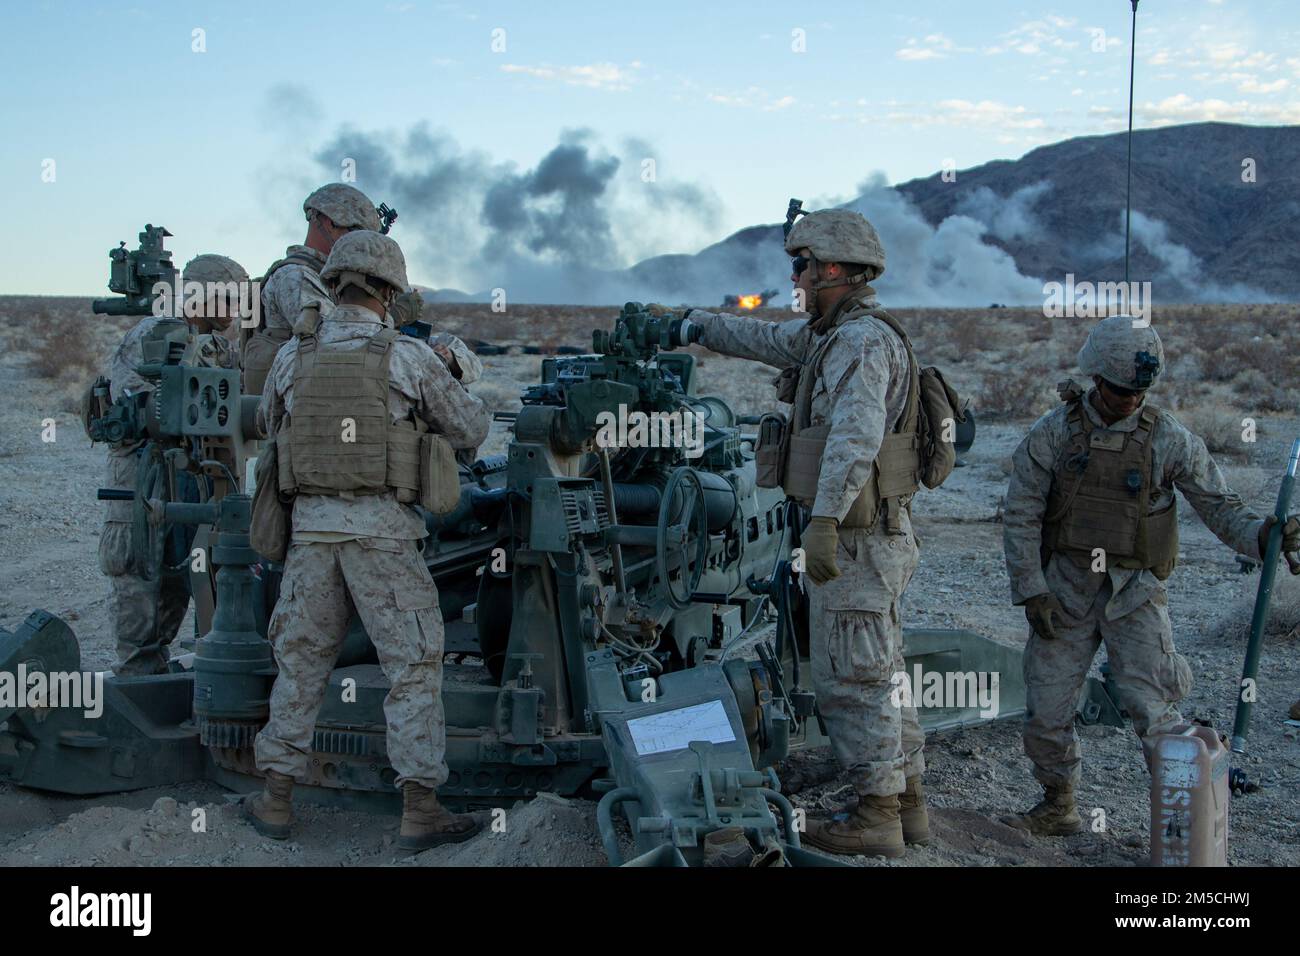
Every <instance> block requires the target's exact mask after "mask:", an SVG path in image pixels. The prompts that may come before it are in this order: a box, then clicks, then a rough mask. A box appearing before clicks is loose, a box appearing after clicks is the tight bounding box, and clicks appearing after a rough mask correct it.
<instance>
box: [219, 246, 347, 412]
mask: <svg viewBox="0 0 1300 956" xmlns="http://www.w3.org/2000/svg"><path fill="white" fill-rule="evenodd" d="M281 263H282V264H281ZM324 267H325V256H324V254H322V253H321V252H319V251H317V250H315V249H313V248H311V246H298V245H295V246H290V247H289V248H288V249H286V250H285V253H284V258H283V259H282V260H280V262H279V263H276V264H275V265H273V266H272V267H271V268H272V270H273V271H272V272H271V275H270V278H269V279H265V280H264V284H263V285H262V290H261V316H260V322H259V324H258V326H257V328H255V329H253V330H251V332H250V333H248V334H246V335H245V337H244V338H243V340H242V342H241V345H240V353H241V354H240V363H241V367H242V368H244V390H245V391H246V392H248V393H250V394H252V393H255V392H257V391H259V390H260V388H261V387H262V384H263V383H261V382H259V381H258V378H259V376H260V375H261V374H263V372H262V370H265V369H268V368H269V367H270V363H271V361H272V360H273V359H274V357H275V354H276V352H277V351H278V350H279V349H280V347H281V346H282V345H284V343H285V342H288V341H289V339H290V338H292V337H293V327H294V324H295V323H296V322H297V321H298V318H299V316H300V315H301V314H302V311H303V309H306V308H309V307H312V306H315V307H316V308H318V309H319V310H320V311H321V313H322V314H324V313H325V312H327V311H329V309H330V308H331V307H332V306H333V305H334V300H333V298H332V297H331V296H330V294H329V291H328V290H327V289H326V288H325V283H324V282H322V281H321V277H320V271H321V269H323V268H324Z"/></svg>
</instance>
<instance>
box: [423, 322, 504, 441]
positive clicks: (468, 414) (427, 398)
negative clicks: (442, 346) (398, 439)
mask: <svg viewBox="0 0 1300 956" xmlns="http://www.w3.org/2000/svg"><path fill="white" fill-rule="evenodd" d="M420 350H421V353H422V354H421V366H422V368H421V371H422V372H424V373H426V374H422V375H420V377H419V386H418V387H419V399H418V402H417V404H416V409H417V414H418V415H419V416H420V417H421V418H422V419H424V421H425V422H427V423H428V425H429V427H430V428H432V429H434V430H435V431H436V432H438V434H440V435H442V436H443V437H444V438H446V439H447V441H448V442H450V443H451V447H452V448H457V449H459V448H477V447H478V446H479V445H481V444H483V441H484V439H486V438H487V435H488V430H489V429H490V428H491V427H492V417H491V415H489V414H488V410H487V406H486V405H484V404H483V400H482V399H481V398H479V397H478V396H476V395H471V394H470V393H469V392H468V391H467V390H466V388H465V386H464V385H462V384H461V383H460V382H458V381H456V377H455V376H454V375H452V374H451V370H450V369H449V368H447V366H446V364H444V363H443V361H442V359H440V358H439V357H438V356H437V355H435V354H434V353H433V351H432V350H431V349H429V348H428V347H427V346H425V345H424V344H423V343H420Z"/></svg>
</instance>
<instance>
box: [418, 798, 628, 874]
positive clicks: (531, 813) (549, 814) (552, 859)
mask: <svg viewBox="0 0 1300 956" xmlns="http://www.w3.org/2000/svg"><path fill="white" fill-rule="evenodd" d="M404 863H406V864H407V865H410V866H604V865H605V863H606V859H605V851H604V849H602V847H601V843H600V833H599V831H598V830H597V829H596V806H595V804H593V803H591V802H589V801H586V800H568V799H565V798H564V797H559V796H556V795H555V794H551V793H543V794H539V795H538V796H537V797H536V798H535V799H533V800H531V801H529V802H528V803H522V804H519V805H518V806H515V807H512V808H511V809H509V810H505V811H497V812H496V813H494V814H491V815H489V816H488V817H487V822H486V823H485V825H484V827H483V831H482V832H481V833H480V834H479V835H478V836H476V837H474V839H472V840H469V841H467V842H465V843H460V844H456V845H454V846H442V847H437V848H436V849H433V850H426V851H425V852H423V853H421V854H419V855H417V856H414V857H411V858H410V859H408V860H406V861H404Z"/></svg>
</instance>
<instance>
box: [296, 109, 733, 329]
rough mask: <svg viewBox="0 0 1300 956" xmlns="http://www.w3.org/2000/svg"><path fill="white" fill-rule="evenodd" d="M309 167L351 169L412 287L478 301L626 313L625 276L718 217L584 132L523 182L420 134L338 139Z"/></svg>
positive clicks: (704, 201)
mask: <svg viewBox="0 0 1300 956" xmlns="http://www.w3.org/2000/svg"><path fill="white" fill-rule="evenodd" d="M314 158H315V161H316V163H317V165H318V168H319V172H320V174H321V175H323V176H325V177H327V178H338V173H339V170H340V169H341V168H342V164H343V163H344V162H345V161H346V160H348V159H351V160H353V161H354V162H355V169H356V174H357V182H356V185H357V186H358V187H360V188H361V189H363V190H365V192H366V193H367V195H369V196H370V197H371V198H372V199H373V200H374V201H375V202H376V203H378V202H387V203H388V204H389V205H390V206H393V207H395V208H396V209H397V210H398V212H399V214H400V218H399V220H398V225H397V227H396V228H395V230H394V233H393V235H394V237H395V238H397V239H398V241H400V242H401V243H402V246H403V249H404V251H406V253H407V258H408V261H409V262H411V263H412V265H413V267H412V268H411V270H410V271H411V274H412V278H413V279H414V280H415V281H420V282H423V283H425V284H431V285H433V286H435V287H439V288H447V287H450V288H452V289H459V290H465V291H467V292H470V293H472V294H474V295H475V296H476V297H477V296H482V295H484V293H485V290H490V289H493V288H503V289H505V290H506V294H507V298H508V300H509V301H517V302H566V303H574V304H580V303H587V302H595V303H605V302H617V301H622V300H623V299H626V298H627V295H626V294H625V293H624V292H623V291H622V288H621V286H620V279H619V273H620V271H621V270H622V269H623V268H625V267H626V266H628V265H629V264H630V263H632V262H634V261H636V259H637V258H639V257H641V256H643V255H645V254H647V253H648V252H649V251H651V249H653V251H659V250H662V249H663V248H664V246H665V245H669V246H671V244H672V240H673V233H674V232H684V233H686V234H688V235H689V234H701V233H703V232H704V231H706V230H709V229H712V228H714V225H715V222H716V218H717V215H718V207H719V204H718V201H717V199H716V198H715V197H714V196H713V195H712V194H711V193H709V192H707V191H705V190H703V189H701V188H699V187H697V186H694V185H689V184H680V183H665V182H662V181H661V180H659V179H658V177H657V176H656V177H655V178H653V179H652V180H651V181H648V182H647V181H646V180H645V179H644V177H643V175H642V171H643V168H644V165H643V164H644V162H645V160H647V159H650V160H655V161H656V168H657V158H656V157H655V155H654V152H653V150H651V149H650V148H649V147H648V145H647V144H645V143H644V142H640V141H637V140H629V141H627V142H625V143H624V144H623V148H622V155H614V154H612V153H609V152H607V151H606V150H605V149H603V148H602V147H601V146H600V145H599V144H598V143H597V142H596V140H595V137H594V136H593V135H592V133H591V132H590V131H587V130H566V131H564V132H563V133H562V134H561V136H560V141H559V143H558V144H557V145H556V146H555V147H554V148H552V149H551V150H550V151H549V152H548V153H547V154H546V155H545V156H543V157H542V158H541V159H540V160H539V161H538V163H537V165H536V166H534V167H532V168H531V169H523V170H520V169H519V168H517V167H516V166H515V165H514V164H511V163H499V162H494V161H493V160H492V159H491V158H490V157H489V156H487V155H485V154H483V153H481V152H478V151H473V150H465V149H463V148H461V147H460V145H459V144H458V143H457V142H456V141H455V140H453V139H452V138H451V137H450V136H449V135H447V134H445V133H442V132H436V131H433V130H431V129H430V128H429V127H428V126H426V125H423V124H421V125H418V126H416V127H413V128H412V129H410V130H408V131H407V132H405V133H404V134H401V135H398V136H389V137H383V136H380V135H378V134H373V133H366V132H362V131H359V130H356V129H350V128H349V129H345V130H343V131H342V132H340V133H338V134H337V135H336V136H335V137H334V138H333V139H332V140H331V141H330V142H329V143H327V144H326V145H325V146H323V147H321V148H320V149H319V150H317V151H316V153H315V157H314ZM678 241H679V242H680V236H678ZM647 244H650V245H649V248H647Z"/></svg>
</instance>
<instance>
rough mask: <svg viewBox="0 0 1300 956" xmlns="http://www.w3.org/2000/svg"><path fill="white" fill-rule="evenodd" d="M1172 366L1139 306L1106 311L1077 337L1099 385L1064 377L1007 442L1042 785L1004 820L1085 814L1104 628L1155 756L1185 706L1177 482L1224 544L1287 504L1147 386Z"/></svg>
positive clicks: (1039, 825) (1007, 527) (1293, 531)
mask: <svg viewBox="0 0 1300 956" xmlns="http://www.w3.org/2000/svg"><path fill="white" fill-rule="evenodd" d="M1163 366H1164V349H1163V346H1162V345H1161V342H1160V336H1159V335H1158V334H1157V333H1156V331H1155V329H1154V328H1151V327H1150V326H1149V325H1143V324H1142V323H1140V322H1136V320H1134V319H1133V318H1132V317H1130V316H1112V317H1111V318H1108V319H1105V320H1103V321H1102V322H1100V323H1099V324H1098V325H1097V326H1095V327H1094V328H1093V330H1092V332H1091V333H1090V334H1089V336H1088V340H1087V342H1086V343H1085V344H1084V346H1083V349H1082V350H1081V351H1080V353H1079V367H1080V369H1081V370H1082V371H1083V372H1084V373H1085V374H1086V375H1089V376H1091V378H1092V381H1093V383H1094V384H1093V387H1092V388H1091V389H1088V390H1087V391H1086V393H1085V391H1084V389H1083V388H1082V387H1081V386H1076V385H1074V383H1072V382H1071V383H1062V386H1061V388H1060V390H1061V393H1062V398H1063V399H1064V404H1062V405H1061V406H1060V407H1058V408H1056V409H1054V410H1053V411H1051V412H1048V413H1047V414H1046V415H1044V416H1043V417H1042V418H1040V419H1039V420H1038V421H1037V422H1036V423H1035V424H1034V425H1033V427H1032V428H1031V429H1030V431H1029V434H1028V435H1026V436H1025V439H1024V440H1023V441H1022V442H1021V443H1020V446H1019V447H1018V448H1017V449H1016V451H1015V454H1014V456H1013V457H1012V473H1011V481H1010V487H1009V488H1008V490H1007V499H1006V510H1005V513H1004V516H1003V522H1004V525H1003V527H1004V531H1003V542H1004V547H1005V550H1006V561H1007V573H1008V575H1009V576H1010V579H1011V594H1012V600H1013V601H1014V603H1015V604H1017V605H1023V606H1024V608H1025V616H1026V617H1027V618H1028V620H1029V623H1030V625H1031V628H1032V630H1031V634H1030V637H1029V642H1028V644H1027V645H1026V647H1025V655H1024V677H1025V685H1026V690H1027V702H1026V717H1025V726H1024V747H1025V754H1026V755H1027V756H1028V757H1029V759H1030V760H1032V761H1033V764H1034V776H1035V777H1036V778H1037V779H1038V781H1039V782H1040V783H1041V784H1042V785H1043V787H1044V790H1045V797H1044V799H1043V801H1042V802H1041V803H1039V804H1038V805H1036V806H1035V807H1034V808H1033V809H1031V810H1029V811H1027V812H1025V813H1021V814H1016V815H1013V816H1008V817H1004V818H1003V822H1005V823H1008V824H1010V825H1012V826H1015V827H1017V828H1020V829H1025V830H1029V831H1031V832H1033V833H1038V834H1065V833H1074V832H1077V831H1078V830H1079V829H1081V827H1082V820H1081V818H1080V816H1079V814H1078V811H1077V809H1076V807H1075V800H1074V790H1075V787H1076V786H1077V785H1078V782H1079V778H1080V762H1081V758H1080V753H1079V740H1078V737H1077V735H1076V734H1075V731H1074V713H1075V706H1076V703H1077V700H1078V695H1079V690H1080V688H1081V686H1082V684H1083V681H1084V679H1085V678H1086V677H1087V674H1088V670H1089V667H1090V666H1091V663H1092V659H1093V657H1094V656H1095V655H1096V653H1097V648H1098V647H1099V646H1100V645H1101V644H1102V643H1104V644H1105V645H1106V654H1107V657H1108V658H1109V661H1110V670H1111V675H1112V677H1113V678H1114V681H1115V684H1116V687H1117V689H1118V691H1119V696H1120V704H1121V705H1122V706H1123V707H1124V708H1125V709H1127V711H1128V712H1129V715H1130V717H1131V718H1132V721H1133V729H1134V730H1135V731H1136V732H1137V734H1138V737H1139V738H1140V740H1141V742H1142V745H1143V750H1144V753H1145V754H1146V756H1147V758H1148V760H1149V759H1150V753H1151V746H1152V744H1153V742H1154V738H1155V736H1156V735H1158V734H1160V733H1163V732H1165V731H1167V730H1169V729H1170V728H1172V727H1173V726H1174V725H1176V724H1178V723H1181V722H1182V720H1183V718H1182V715H1181V714H1180V713H1179V709H1178V701H1180V700H1181V699H1182V698H1183V697H1185V696H1186V695H1187V693H1188V691H1189V690H1190V689H1191V686H1192V673H1191V669H1190V667H1189V666H1188V664H1187V661H1186V659H1185V658H1183V656H1182V655H1181V654H1179V653H1178V652H1177V651H1176V650H1175V649H1174V640H1173V632H1172V629H1171V627H1170V622H1169V610H1168V598H1167V596H1166V592H1165V584H1164V579H1165V578H1167V577H1168V576H1169V574H1170V573H1171V572H1172V570H1173V566H1174V563H1175V561H1176V557H1177V552H1178V535H1177V507H1176V504H1177V503H1176V501H1175V495H1174V490H1175V489H1177V490H1179V491H1181V492H1182V493H1183V497H1184V498H1186V499H1187V501H1188V502H1189V503H1190V504H1191V506H1192V507H1193V508H1194V509H1195V511H1196V513H1197V514H1198V515H1199V516H1200V518H1201V520H1202V521H1203V522H1205V525H1206V527H1208V528H1209V529H1210V530H1211V531H1213V532H1214V534H1215V535H1217V536H1218V538H1219V539H1220V540H1221V541H1223V543H1224V544H1226V545H1228V547H1230V548H1232V549H1233V550H1235V551H1237V552H1240V553H1241V554H1244V555H1246V556H1248V557H1251V558H1255V559H1258V558H1259V556H1260V554H1261V553H1262V550H1263V542H1264V541H1265V540H1266V537H1267V534H1268V529H1269V528H1270V527H1271V525H1272V523H1273V522H1274V521H1275V520H1276V519H1273V518H1271V517H1270V518H1268V519H1261V518H1260V517H1259V516H1258V515H1256V514H1254V513H1253V512H1252V511H1251V510H1250V509H1249V508H1247V507H1246V506H1245V505H1244V504H1243V502H1242V500H1241V498H1240V497H1238V496H1237V495H1236V494H1234V493H1233V491H1232V490H1231V489H1230V488H1229V487H1228V485H1227V482H1226V481H1225V480H1224V478H1223V474H1222V473H1221V472H1220V471H1219V468H1218V466H1217V465H1216V464H1215V463H1214V459H1212V458H1211V457H1210V454H1209V452H1208V451H1207V450H1206V447H1205V442H1204V441H1202V440H1201V439H1200V438H1199V437H1198V436H1196V435H1195V434H1193V433H1192V432H1191V431H1189V430H1188V429H1187V428H1186V427H1185V426H1183V424H1182V423H1181V422H1179V421H1178V419H1177V418H1175V417H1174V416H1173V415H1172V414H1170V413H1169V412H1168V411H1166V410H1164V409H1160V408H1156V407H1154V406H1152V405H1150V404H1149V403H1147V402H1146V400H1145V399H1146V391H1147V389H1148V388H1149V387H1150V386H1151V385H1153V384H1154V383H1155V380H1156V378H1157V377H1158V375H1159V373H1160V371H1161V369H1162V368H1163ZM1148 446H1149V449H1148ZM1121 456H1128V457H1121ZM1144 472H1145V474H1144ZM1139 516H1140V519H1139ZM1139 524H1141V525H1142V528H1141V530H1139ZM1283 539H1284V540H1283V547H1284V550H1286V551H1293V550H1295V548H1296V546H1297V545H1300V521H1297V520H1296V519H1295V518H1291V519H1290V520H1288V521H1287V522H1286V524H1285V526H1284V529H1283Z"/></svg>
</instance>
